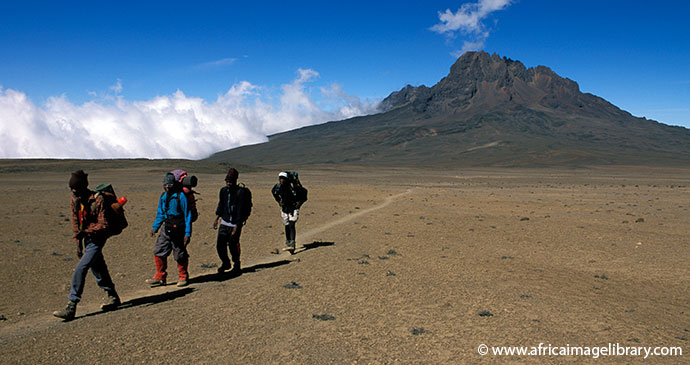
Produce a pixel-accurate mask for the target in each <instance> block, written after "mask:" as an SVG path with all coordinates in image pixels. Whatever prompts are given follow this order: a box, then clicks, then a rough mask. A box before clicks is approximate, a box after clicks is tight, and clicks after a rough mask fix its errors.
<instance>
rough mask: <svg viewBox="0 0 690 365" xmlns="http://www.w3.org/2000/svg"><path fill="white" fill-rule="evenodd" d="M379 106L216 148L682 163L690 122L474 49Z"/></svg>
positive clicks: (271, 153)
mask: <svg viewBox="0 0 690 365" xmlns="http://www.w3.org/2000/svg"><path fill="white" fill-rule="evenodd" d="M381 108H382V112H381V113H379V114H375V115H369V116H364V117H357V118H352V119H349V120H345V121H338V122H329V123H325V124H321V125H316V126H310V127H305V128H300V129H297V130H293V131H289V132H284V133H280V134H276V135H273V136H270V138H269V141H268V142H266V143H262V144H258V145H253V146H244V147H240V148H236V149H232V150H228V151H224V152H219V153H217V154H215V155H213V156H211V157H210V159H212V160H219V161H233V162H241V163H245V164H258V165H262V164H264V165H274V164H317V163H357V164H370V165H391V166H406V165H423V166H580V165H601V164H643V165H657V164H661V165H680V164H686V163H687V162H690V130H688V129H685V128H681V127H671V126H667V125H664V124H661V123H658V122H655V121H651V120H647V119H644V118H637V117H634V116H632V115H631V114H630V113H628V112H626V111H623V110H621V109H619V108H617V107H616V106H614V105H612V104H611V103H609V102H607V101H606V100H604V99H602V98H600V97H597V96H595V95H592V94H587V93H582V92H580V90H579V87H578V85H577V83H575V82H574V81H572V80H569V79H566V78H562V77H560V76H558V75H557V74H556V73H554V72H553V71H551V70H550V69H549V68H547V67H544V66H538V67H535V68H529V69H528V68H526V67H525V66H524V65H523V64H522V63H520V62H518V61H513V60H510V59H508V58H501V57H499V56H498V55H495V54H494V55H489V54H487V53H485V52H468V53H465V54H464V55H462V56H461V57H460V58H459V59H458V60H457V61H456V62H455V64H453V66H452V67H451V69H450V73H449V74H448V76H446V77H444V78H443V79H442V80H440V81H439V82H438V83H437V84H436V85H434V86H433V87H431V88H429V87H426V86H423V85H422V86H419V87H413V86H410V85H408V86H406V87H404V88H403V89H401V90H400V91H397V92H393V93H391V94H390V95H389V96H388V97H387V98H386V99H384V100H383V101H382V103H381Z"/></svg>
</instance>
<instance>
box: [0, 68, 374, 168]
mask: <svg viewBox="0 0 690 365" xmlns="http://www.w3.org/2000/svg"><path fill="white" fill-rule="evenodd" d="M318 76H319V74H318V72H316V71H314V70H311V69H299V70H298V76H297V78H296V79H295V80H294V81H293V82H291V83H289V84H285V85H282V86H281V88H280V91H279V92H277V95H273V94H272V93H271V92H270V91H269V90H268V89H267V88H264V87H260V86H257V85H253V84H251V83H249V82H247V81H242V82H239V83H237V84H235V85H233V86H232V87H231V88H230V89H229V90H228V91H227V92H226V93H225V94H222V95H219V96H218V98H217V100H216V101H215V102H212V103H209V102H206V101H205V100H204V99H202V98H197V97H190V96H187V95H185V94H184V93H183V92H182V91H180V90H178V91H177V92H175V93H174V94H172V95H164V96H158V97H155V98H153V99H150V100H144V101H128V100H125V99H124V98H123V97H122V96H120V95H114V96H110V97H108V98H102V100H101V101H90V102H86V103H84V104H81V105H76V104H73V103H71V102H70V101H69V100H67V98H66V97H64V96H58V97H51V98H49V99H48V101H47V102H46V103H45V105H43V106H36V105H35V104H34V103H33V102H32V101H31V100H29V98H28V97H27V95H26V94H24V93H23V92H21V91H17V90H12V89H3V88H2V87H0V140H2V141H3V143H2V144H1V145H0V157H2V158H87V159H92V158H133V157H143V158H189V159H199V158H204V157H207V156H209V155H211V154H212V153H214V152H217V151H221V150H226V149H229V148H234V147H238V146H241V145H246V144H253V143H259V142H264V141H266V140H267V137H266V136H267V135H271V134H274V133H278V132H283V131H286V130H290V129H295V128H299V127H303V126H308V125H313V124H319V123H324V122H327V121H332V120H342V119H346V118H351V117H355V116H358V115H365V114H371V113H374V112H376V110H377V107H378V101H373V102H371V101H368V100H366V101H362V100H360V98H358V97H356V96H353V95H348V94H347V93H345V92H344V91H343V90H342V88H341V86H340V85H337V84H334V85H331V86H329V87H322V88H319V92H318V93H317V94H316V95H312V93H311V92H310V89H309V88H308V85H307V84H308V83H310V82H312V81H313V80H314V79H315V78H317V77H318ZM111 90H112V91H114V92H115V93H116V94H119V93H120V92H121V91H122V83H121V81H120V80H118V81H117V83H116V84H115V86H113V87H112V88H111Z"/></svg>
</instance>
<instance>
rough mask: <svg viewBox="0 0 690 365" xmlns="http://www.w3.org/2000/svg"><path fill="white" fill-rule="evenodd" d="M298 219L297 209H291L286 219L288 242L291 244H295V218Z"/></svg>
mask: <svg viewBox="0 0 690 365" xmlns="http://www.w3.org/2000/svg"><path fill="white" fill-rule="evenodd" d="M298 219H299V209H295V210H294V211H292V214H290V216H289V217H288V220H289V221H290V242H291V243H292V246H293V247H294V246H295V240H296V239H297V228H296V225H297V220H298Z"/></svg>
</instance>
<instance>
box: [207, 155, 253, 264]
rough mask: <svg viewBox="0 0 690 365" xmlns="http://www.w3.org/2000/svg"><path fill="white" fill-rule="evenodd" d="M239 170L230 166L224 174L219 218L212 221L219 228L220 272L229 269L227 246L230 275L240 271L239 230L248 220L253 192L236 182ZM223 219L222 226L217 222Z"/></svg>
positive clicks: (219, 197)
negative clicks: (229, 257)
mask: <svg viewBox="0 0 690 365" xmlns="http://www.w3.org/2000/svg"><path fill="white" fill-rule="evenodd" d="M238 177H239V172H238V171H237V170H236V169H234V168H230V169H229V170H228V173H227V175H226V176H225V186H224V187H222V188H221V189H220V192H219V194H218V207H217V208H216V219H215V220H214V221H213V229H218V240H217V241H216V250H217V251H218V258H220V262H221V263H220V267H218V273H220V274H222V273H224V272H226V271H227V270H230V260H229V259H228V249H229V250H230V256H231V257H232V270H231V271H230V274H231V275H241V274H242V266H241V264H240V234H242V226H243V225H244V224H245V223H246V221H247V218H248V217H249V214H250V212H251V206H252V203H251V192H250V191H249V189H247V188H246V187H244V186H238V185H237V178H238ZM219 223H220V229H219V227H218V224H219Z"/></svg>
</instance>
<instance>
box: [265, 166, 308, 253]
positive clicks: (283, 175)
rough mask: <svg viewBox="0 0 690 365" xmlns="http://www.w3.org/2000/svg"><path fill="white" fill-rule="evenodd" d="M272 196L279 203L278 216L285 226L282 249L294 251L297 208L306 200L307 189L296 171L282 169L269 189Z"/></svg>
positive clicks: (297, 217)
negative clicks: (276, 180)
mask: <svg viewBox="0 0 690 365" xmlns="http://www.w3.org/2000/svg"><path fill="white" fill-rule="evenodd" d="M271 193H272V194H273V198H274V199H275V200H276V202H278V205H280V216H281V218H282V219H283V225H284V226H285V246H286V247H285V248H283V251H290V253H294V252H295V240H296V238H297V230H296V228H295V225H296V223H297V220H298V219H299V208H300V207H301V206H302V204H304V202H305V201H306V200H307V189H305V188H304V187H302V184H301V183H300V182H299V179H298V178H297V173H295V172H293V173H289V172H287V171H282V172H280V173H279V174H278V183H277V184H275V185H274V186H273V189H271Z"/></svg>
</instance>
